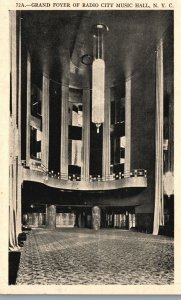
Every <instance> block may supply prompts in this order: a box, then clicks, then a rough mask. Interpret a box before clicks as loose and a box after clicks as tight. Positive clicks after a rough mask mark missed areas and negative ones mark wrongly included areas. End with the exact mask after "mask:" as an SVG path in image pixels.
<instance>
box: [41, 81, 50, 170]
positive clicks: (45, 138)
mask: <svg viewBox="0 0 181 300" xmlns="http://www.w3.org/2000/svg"><path fill="white" fill-rule="evenodd" d="M48 151H49V79H48V78H47V77H45V76H44V75H43V99H42V149H41V152H42V164H43V165H44V166H45V167H46V169H48V159H49V152H48Z"/></svg>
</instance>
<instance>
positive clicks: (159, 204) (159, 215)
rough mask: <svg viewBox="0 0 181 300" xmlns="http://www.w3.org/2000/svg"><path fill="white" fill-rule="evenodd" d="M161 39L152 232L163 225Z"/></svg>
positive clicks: (161, 46)
mask: <svg viewBox="0 0 181 300" xmlns="http://www.w3.org/2000/svg"><path fill="white" fill-rule="evenodd" d="M163 96H164V94H163V40H162V39H161V40H160V42H159V44H158V47H157V52H156V124H155V125H156V126H155V147H156V149H155V150H156V151H155V154H156V157H155V208H154V222H153V234H154V235H157V234H158V233H159V226H160V225H164V197H163Z"/></svg>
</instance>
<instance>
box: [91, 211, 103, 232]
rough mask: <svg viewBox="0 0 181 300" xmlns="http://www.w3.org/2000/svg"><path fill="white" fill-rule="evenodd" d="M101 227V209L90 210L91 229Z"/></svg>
mask: <svg viewBox="0 0 181 300" xmlns="http://www.w3.org/2000/svg"><path fill="white" fill-rule="evenodd" d="M100 226H101V209H100V208H99V207H98V206H94V207H93V208H92V228H93V229H95V230H98V229H100Z"/></svg>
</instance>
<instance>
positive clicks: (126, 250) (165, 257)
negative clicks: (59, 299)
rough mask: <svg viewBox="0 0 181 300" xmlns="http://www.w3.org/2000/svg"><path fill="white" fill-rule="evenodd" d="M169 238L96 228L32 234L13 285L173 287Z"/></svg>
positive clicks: (28, 239) (37, 230)
mask: <svg viewBox="0 0 181 300" xmlns="http://www.w3.org/2000/svg"><path fill="white" fill-rule="evenodd" d="M173 248H174V244H173V239H172V238H168V237H163V236H152V235H148V234H144V233H137V232H130V231H122V230H116V229H115V230H114V229H101V230H100V231H94V230H90V229H62V228H57V229H56V230H54V231H51V230H47V229H40V228H39V229H33V230H32V231H31V233H30V234H29V235H28V238H27V241H26V242H25V245H24V247H23V248H22V253H21V260H20V267H19V270H18V276H17V281H16V284H17V285H22V284H27V285H34V284H39V285H51V284H57V285H65V284H66V285H73V284H74V285H77V284H83V285H88V284H93V285H98V284H99V285H107V284H120V285H128V284H129V285H141V284H145V285H146V284H149V285H150V284H158V285H168V284H173V280H174V265H173V264H174V257H173V255H174V253H173Z"/></svg>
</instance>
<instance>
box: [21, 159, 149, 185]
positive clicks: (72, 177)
mask: <svg viewBox="0 0 181 300" xmlns="http://www.w3.org/2000/svg"><path fill="white" fill-rule="evenodd" d="M22 166H23V167H24V168H29V169H35V170H38V171H41V172H43V173H44V174H45V175H46V176H47V179H48V178H54V179H57V180H69V181H87V182H96V181H101V182H105V181H114V180H120V179H123V178H130V177H147V170H145V169H133V170H131V171H126V172H118V173H113V174H110V175H107V176H104V177H102V176H101V175H89V177H88V178H85V177H83V176H81V175H78V174H71V173H69V174H66V173H60V172H57V173H55V172H54V171H53V170H51V171H50V170H48V169H47V168H46V167H45V166H44V165H43V164H42V163H40V162H38V161H37V163H36V162H32V163H31V164H27V163H26V161H22Z"/></svg>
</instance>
